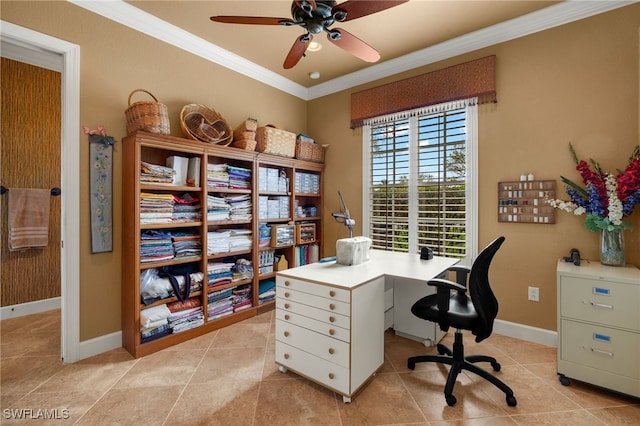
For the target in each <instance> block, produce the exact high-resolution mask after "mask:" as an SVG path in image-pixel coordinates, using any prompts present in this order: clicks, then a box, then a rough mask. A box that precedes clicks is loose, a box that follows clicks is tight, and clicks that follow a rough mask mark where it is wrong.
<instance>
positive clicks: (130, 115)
mask: <svg viewBox="0 0 640 426" xmlns="http://www.w3.org/2000/svg"><path fill="white" fill-rule="evenodd" d="M136 92H144V93H146V94H148V95H149V96H151V97H152V98H153V100H154V102H151V101H139V102H135V103H134V104H133V105H132V104H131V96H133V94H134V93H136ZM128 105H129V107H128V108H127V109H126V110H125V111H124V115H125V117H126V118H127V134H131V133H134V132H136V131H138V130H142V131H145V132H150V133H157V134H160V135H168V134H169V133H170V128H169V112H168V110H167V106H166V105H165V104H161V103H160V102H158V99H156V97H155V96H153V95H152V94H151V93H150V92H148V91H146V90H144V89H136V90H134V91H133V92H131V93H130V94H129V101H128Z"/></svg>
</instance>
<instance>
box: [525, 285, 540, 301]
mask: <svg viewBox="0 0 640 426" xmlns="http://www.w3.org/2000/svg"><path fill="white" fill-rule="evenodd" d="M528 299H529V300H531V301H533V302H539V301H540V289H539V288H538V287H529V296H528Z"/></svg>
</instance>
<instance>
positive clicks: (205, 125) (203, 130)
mask: <svg viewBox="0 0 640 426" xmlns="http://www.w3.org/2000/svg"><path fill="white" fill-rule="evenodd" d="M180 127H181V128H182V133H184V136H185V137H187V138H189V139H193V140H197V141H202V142H208V143H213V144H216V145H223V146H227V145H229V144H230V143H231V141H232V140H233V131H232V130H231V127H229V123H228V122H227V120H225V119H224V117H223V116H222V115H220V114H219V113H218V112H216V111H215V110H213V109H211V108H209V107H206V106H205V105H201V104H189V105H185V106H184V107H183V108H182V111H180Z"/></svg>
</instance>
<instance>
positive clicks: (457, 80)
mask: <svg viewBox="0 0 640 426" xmlns="http://www.w3.org/2000/svg"><path fill="white" fill-rule="evenodd" d="M472 97H477V98H478V103H480V104H482V103H487V102H495V100H496V56H495V55H492V56H487V57H485V58H481V59H476V60H474V61H470V62H465V63H463V64H459V65H454V66H451V67H448V68H444V69H441V70H437V71H433V72H430V73H427V74H422V75H419V76H416V77H411V78H407V79H405V80H400V81H395V82H393V83H389V84H385V85H382V86H378V87H374V88H371V89H367V90H363V91H361V92H357V93H353V94H352V95H351V128H352V129H353V128H356V127H360V126H362V124H363V122H364V120H366V119H368V118H372V117H377V116H380V115H386V114H392V113H395V112H398V111H405V110H411V109H415V108H420V107H424V106H428V105H434V104H439V103H444V102H450V101H455V100H459V99H467V98H472Z"/></svg>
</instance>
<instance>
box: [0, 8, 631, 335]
mask: <svg viewBox="0 0 640 426" xmlns="http://www.w3.org/2000/svg"><path fill="white" fill-rule="evenodd" d="M0 12H1V13H2V16H1V17H2V19H3V20H6V21H9V22H12V23H15V24H17V25H21V26H24V27H27V28H30V29H33V30H36V31H39V32H42V33H45V34H48V35H51V36H54V37H57V38H61V39H63V40H67V41H69V42H71V43H75V44H78V45H79V46H80V48H81V54H80V56H81V105H80V107H81V116H80V123H81V125H86V126H89V127H96V126H97V125H98V124H103V125H105V126H106V128H107V129H108V131H109V134H110V135H112V136H114V137H115V138H116V140H121V138H122V137H123V136H124V135H125V120H124V110H125V109H126V107H127V98H128V96H129V93H130V92H131V91H132V90H134V89H136V88H145V89H147V90H149V91H151V92H152V93H153V94H154V95H155V96H156V97H157V98H158V99H159V100H160V101H161V102H163V103H166V104H167V105H168V108H169V113H170V115H171V116H172V121H171V126H172V134H174V135H177V136H180V135H181V131H180V126H179V121H178V117H179V113H180V109H181V108H182V106H183V105H185V104H188V103H204V104H206V105H208V106H210V107H212V108H214V109H216V110H218V111H219V112H220V113H222V114H223V115H224V116H225V117H226V118H227V119H228V121H230V122H231V123H232V125H234V124H235V123H238V122H240V120H242V119H243V118H245V117H246V116H254V117H257V118H258V119H259V120H260V122H261V123H263V124H266V123H274V122H275V123H278V124H280V125H282V126H283V127H284V128H286V129H288V130H291V131H294V132H305V133H307V134H309V135H312V136H313V137H314V138H315V139H316V140H317V141H319V142H320V143H323V144H330V145H331V146H330V148H329V149H328V151H327V158H326V164H327V173H326V177H325V190H326V195H327V197H326V200H327V201H326V203H325V211H324V216H325V219H327V221H326V226H324V235H323V239H324V242H325V247H326V249H325V254H331V247H332V245H333V242H334V241H335V239H336V238H342V237H344V236H345V235H346V228H345V227H344V226H342V225H338V224H335V223H334V222H333V220H332V219H331V218H330V212H331V211H335V209H336V208H337V199H336V197H335V196H334V194H335V193H336V191H337V190H341V191H342V192H343V194H344V195H345V197H346V199H347V200H349V201H350V205H349V207H350V209H351V211H352V213H353V214H354V216H355V217H356V220H357V223H358V224H361V223H362V221H361V217H362V211H361V206H360V205H359V204H358V203H356V202H355V200H359V199H360V197H361V192H362V184H361V181H362V166H361V155H362V152H361V148H360V146H361V135H360V133H359V132H358V131H357V130H356V131H352V130H350V129H349V114H350V111H349V108H350V93H351V91H345V92H341V93H338V94H334V95H330V96H326V97H323V98H321V99H317V100H313V101H310V102H304V101H301V100H300V99H298V98H295V97H293V96H290V95H287V94H284V93H282V92H280V91H278V90H275V89H273V88H271V87H268V86H265V85H263V84H260V83H259V82H256V81H254V80H251V79H249V78H246V77H244V76H242V75H240V74H237V73H235V72H233V71H230V70H228V69H226V68H223V67H220V66H218V65H215V64H211V63H209V62H206V61H204V60H202V59H200V58H198V57H194V56H193V55H190V54H188V53H185V52H183V51H180V50H178V49H176V48H173V47H171V46H169V45H167V44H164V43H162V42H160V41H158V40H155V39H153V38H151V37H148V36H145V35H142V34H140V33H137V32H135V31H133V30H130V29H128V28H126V27H124V26H122V25H119V24H117V23H115V22H112V21H110V20H107V19H104V18H101V17H99V16H97V15H94V14H92V13H90V12H87V11H84V10H83V9H81V8H78V7H76V6H74V5H71V4H68V3H66V2H31V1H28V2H12V1H3V2H2V8H1V10H0ZM639 27H640V5H633V6H629V7H625V8H623V9H621V10H617V11H614V12H610V13H607V14H604V15H602V16H597V17H594V18H590V19H587V20H584V21H581V22H577V23H573V24H569V25H566V26H563V27H561V28H557V29H552V30H548V31H545V32H543V33H540V34H534V35H532V36H528V37H525V38H522V39H518V40H515V41H512V42H509V43H504V44H501V45H498V46H495V47H492V48H488V49H484V50H482V51H480V52H474V53H472V54H468V55H464V56H463V57H459V58H454V59H451V60H448V61H444V62H441V63H438V64H434V65H432V66H428V67H424V68H421V69H417V70H413V71H411V72H407V73H403V74H402V75H398V76H395V77H394V78H390V79H386V80H384V81H385V82H386V81H392V80H396V79H400V78H405V77H408V76H411V75H417V74H421V73H424V72H428V71H431V70H434V69H437V68H440V67H442V66H447V65H451V64H455V63H459V62H463V61H466V60H470V59H474V58H479V57H482V56H485V55H488V54H496V55H497V57H498V71H497V73H498V101H499V102H498V103H497V104H495V105H487V106H483V107H481V109H480V118H479V125H480V129H479V138H480V153H479V165H480V176H479V187H480V216H479V223H480V243H481V244H486V243H488V242H489V241H490V240H491V239H492V238H493V237H494V236H496V235H498V234H502V235H505V236H506V237H507V242H506V244H505V245H504V246H503V249H502V250H501V252H500V253H499V255H498V256H497V257H496V259H495V264H494V267H493V269H492V278H493V281H492V283H493V285H494V287H495V288H496V292H497V295H498V298H499V299H500V302H501V311H500V314H499V317H500V318H501V319H504V320H508V321H513V322H517V323H523V324H527V325H530V326H535V327H542V328H546V329H550V330H555V328H556V325H555V321H556V320H555V260H556V259H557V258H558V257H559V256H562V255H564V254H565V253H567V252H568V250H569V249H570V248H571V247H574V246H575V247H578V248H579V249H580V250H581V252H582V253H583V256H584V257H587V258H591V259H597V247H598V244H597V236H596V235H595V234H592V233H590V232H587V231H585V230H584V229H583V226H582V220H580V219H579V218H574V217H571V216H570V215H568V214H564V213H559V214H558V216H557V224H556V225H525V224H504V223H497V218H496V216H497V211H496V210H497V207H496V203H497V194H496V188H497V182H498V181H501V180H508V179H514V178H517V177H518V176H519V175H520V174H521V173H522V172H525V171H526V172H533V173H535V175H536V176H537V177H539V178H549V179H554V178H555V179H559V176H560V175H561V174H562V175H567V176H570V177H573V178H576V177H577V175H576V172H575V171H573V169H572V162H571V157H570V156H569V153H568V150H567V144H568V142H569V141H572V142H573V143H574V144H575V146H576V148H577V149H578V152H579V153H582V155H583V156H584V157H593V158H596V159H598V160H599V161H600V162H601V164H602V166H603V167H605V168H607V169H613V168H615V167H618V168H620V167H623V166H624V164H625V162H626V159H627V157H628V156H629V154H630V153H631V149H632V147H633V146H634V145H635V144H637V143H638V131H639V129H640V124H639V123H638V121H639V120H638V94H639V92H640V89H639V88H638V66H639V48H638V28H639ZM380 83H382V81H381V82H376V83H372V84H368V85H366V86H362V87H359V88H356V89H354V91H355V90H361V89H362V88H364V87H371V86H375V85H378V84H380ZM137 99H138V98H135V99H134V100H137ZM78 131H80V129H78ZM84 140H85V138H84V137H83V138H81V141H84ZM78 149H79V150H80V158H81V165H80V169H81V174H80V179H81V188H80V189H81V212H80V217H81V223H80V230H81V259H80V261H81V268H80V273H81V283H80V287H81V309H80V321H81V327H80V334H81V336H80V338H81V340H87V339H90V338H93V337H98V336H101V335H104V334H108V333H111V332H115V331H118V330H119V329H120V255H121V250H120V246H121V238H120V234H121V232H122V229H121V223H122V220H121V213H120V209H121V198H120V191H119V188H121V185H122V182H121V180H120V170H121V163H122V158H121V154H120V153H121V150H119V149H118V145H116V150H115V160H114V169H115V170H114V172H115V173H114V189H115V194H114V234H115V238H114V251H113V252H112V253H107V254H96V255H91V254H90V253H91V248H90V233H89V211H88V210H89V199H88V197H87V196H85V195H84V194H88V184H87V179H88V160H87V157H88V149H87V145H86V144H82V145H81V146H80V147H78ZM636 210H640V209H636ZM632 219H633V222H634V226H635V231H633V232H627V234H626V237H627V247H628V249H627V258H628V261H629V263H633V264H635V265H637V266H640V238H639V235H640V213H638V212H637V211H636V213H634V216H633V218H632ZM357 232H358V233H360V232H361V229H360V228H359V227H358V231H357ZM530 285H535V286H538V287H540V297H541V301H540V303H533V302H527V301H526V288H527V286H530Z"/></svg>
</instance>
